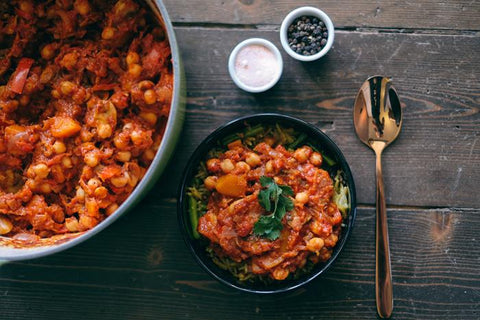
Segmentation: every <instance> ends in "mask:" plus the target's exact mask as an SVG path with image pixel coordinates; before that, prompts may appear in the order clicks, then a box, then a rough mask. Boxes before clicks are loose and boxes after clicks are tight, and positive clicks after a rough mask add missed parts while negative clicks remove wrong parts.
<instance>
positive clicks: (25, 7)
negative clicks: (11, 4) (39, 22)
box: [20, 1, 33, 15]
mask: <svg viewBox="0 0 480 320" xmlns="http://www.w3.org/2000/svg"><path fill="white" fill-rule="evenodd" d="M20 10H22V11H23V12H25V13H28V14H30V15H31V14H33V4H32V3H31V2H30V1H21V2H20Z"/></svg>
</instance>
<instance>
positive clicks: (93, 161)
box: [83, 152, 100, 168]
mask: <svg viewBox="0 0 480 320" xmlns="http://www.w3.org/2000/svg"><path fill="white" fill-rule="evenodd" d="M83 161H85V163H86V164H87V166H89V167H92V168H94V167H96V166H97V165H98V163H99V162H100V159H99V158H98V155H97V154H96V153H94V152H88V153H87V154H85V157H84V158H83Z"/></svg>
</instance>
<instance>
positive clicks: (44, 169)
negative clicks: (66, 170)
mask: <svg viewBox="0 0 480 320" xmlns="http://www.w3.org/2000/svg"><path fill="white" fill-rule="evenodd" d="M32 169H33V172H34V173H35V175H36V177H37V178H39V179H45V178H46V177H47V176H48V174H49V173H50V169H48V166H47V165H46V164H44V163H39V164H37V165H35V166H34V167H33V168H32Z"/></svg>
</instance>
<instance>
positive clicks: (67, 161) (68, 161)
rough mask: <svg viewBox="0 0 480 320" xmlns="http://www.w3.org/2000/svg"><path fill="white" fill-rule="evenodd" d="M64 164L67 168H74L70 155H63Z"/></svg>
mask: <svg viewBox="0 0 480 320" xmlns="http://www.w3.org/2000/svg"><path fill="white" fill-rule="evenodd" d="M62 165H63V166H64V167H65V168H67V169H70V168H73V163H72V159H70V157H63V158H62Z"/></svg>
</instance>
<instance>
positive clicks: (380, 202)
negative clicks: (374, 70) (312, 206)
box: [353, 76, 402, 318]
mask: <svg viewBox="0 0 480 320" xmlns="http://www.w3.org/2000/svg"><path fill="white" fill-rule="evenodd" d="M353 120H354V124H355V131H356V132H357V135H358V137H359V138H360V140H362V142H363V143H365V144H366V145H367V146H369V147H370V148H372V149H373V151H375V155H376V171H375V172H376V177H377V199H376V202H377V219H376V259H375V260H376V263H375V298H376V301H377V312H378V315H379V316H380V317H381V318H390V316H391V314H392V310H393V288H392V270H391V266H390V248H389V244H388V226H387V206H386V204H385V190H384V185H383V177H382V151H383V149H385V147H386V146H388V145H389V144H390V143H392V142H393V141H394V140H395V139H396V138H397V136H398V134H399V133H400V129H401V127H402V109H401V107H400V101H399V99H398V95H397V92H396V91H395V89H394V88H393V86H392V84H391V81H390V79H388V78H386V77H381V76H374V77H370V78H368V79H367V80H366V81H365V82H364V83H363V85H362V86H361V88H360V90H359V92H358V94H357V97H356V99H355V107H354V110H353Z"/></svg>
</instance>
